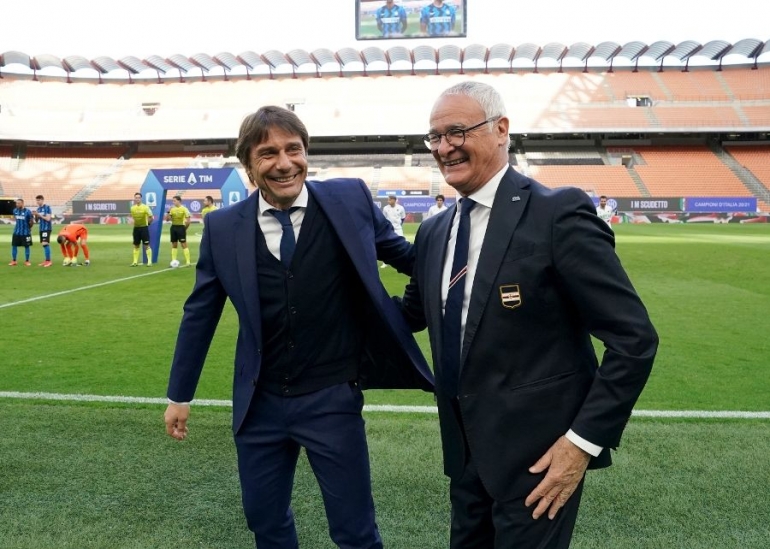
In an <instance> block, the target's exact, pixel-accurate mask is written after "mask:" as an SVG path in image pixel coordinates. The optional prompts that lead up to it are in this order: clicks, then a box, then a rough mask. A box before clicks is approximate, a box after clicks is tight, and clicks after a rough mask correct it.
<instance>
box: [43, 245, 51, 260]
mask: <svg viewBox="0 0 770 549" xmlns="http://www.w3.org/2000/svg"><path fill="white" fill-rule="evenodd" d="M43 252H44V253H45V260H46V261H51V247H50V246H43Z"/></svg>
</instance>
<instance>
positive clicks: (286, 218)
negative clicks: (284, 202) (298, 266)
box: [268, 206, 299, 269]
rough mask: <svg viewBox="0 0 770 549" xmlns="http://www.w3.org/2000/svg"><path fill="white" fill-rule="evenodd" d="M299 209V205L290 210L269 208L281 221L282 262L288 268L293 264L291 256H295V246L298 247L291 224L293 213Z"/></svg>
mask: <svg viewBox="0 0 770 549" xmlns="http://www.w3.org/2000/svg"><path fill="white" fill-rule="evenodd" d="M298 209H299V207H298V206H295V207H293V208H289V209H288V210H268V211H269V212H270V213H271V214H273V216H275V218H276V219H277V220H278V221H279V222H280V223H281V229H282V230H283V234H282V235H281V249H280V250H281V263H283V265H284V267H286V268H287V269H288V268H289V266H290V265H291V258H292V257H293V256H294V248H296V247H297V241H296V240H295V239H294V226H293V225H292V224H291V217H290V216H291V214H292V213H294V212H296V211H297V210H298Z"/></svg>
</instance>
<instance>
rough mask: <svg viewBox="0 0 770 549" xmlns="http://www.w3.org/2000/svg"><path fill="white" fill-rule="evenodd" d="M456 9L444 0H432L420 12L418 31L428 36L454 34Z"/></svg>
mask: <svg viewBox="0 0 770 549" xmlns="http://www.w3.org/2000/svg"><path fill="white" fill-rule="evenodd" d="M456 18H457V10H456V9H455V7H454V6H452V5H450V4H447V3H445V2H444V0H433V2H431V3H430V4H428V5H427V6H425V7H424V8H422V11H421V12H420V32H422V33H423V34H427V35H428V36H447V35H451V34H454V32H455V21H456Z"/></svg>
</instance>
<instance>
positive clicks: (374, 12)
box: [356, 0, 467, 40]
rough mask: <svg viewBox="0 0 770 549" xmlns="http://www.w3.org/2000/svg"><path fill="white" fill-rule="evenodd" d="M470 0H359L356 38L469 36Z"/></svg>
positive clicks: (386, 38) (357, 2)
mask: <svg viewBox="0 0 770 549" xmlns="http://www.w3.org/2000/svg"><path fill="white" fill-rule="evenodd" d="M466 1H467V0H449V1H442V0H433V1H431V0H402V1H398V0H356V39H357V40H389V39H397V38H446V37H453V36H465V35H466V17H465V14H466Z"/></svg>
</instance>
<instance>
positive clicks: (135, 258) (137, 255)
mask: <svg viewBox="0 0 770 549" xmlns="http://www.w3.org/2000/svg"><path fill="white" fill-rule="evenodd" d="M134 263H139V248H134Z"/></svg>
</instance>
